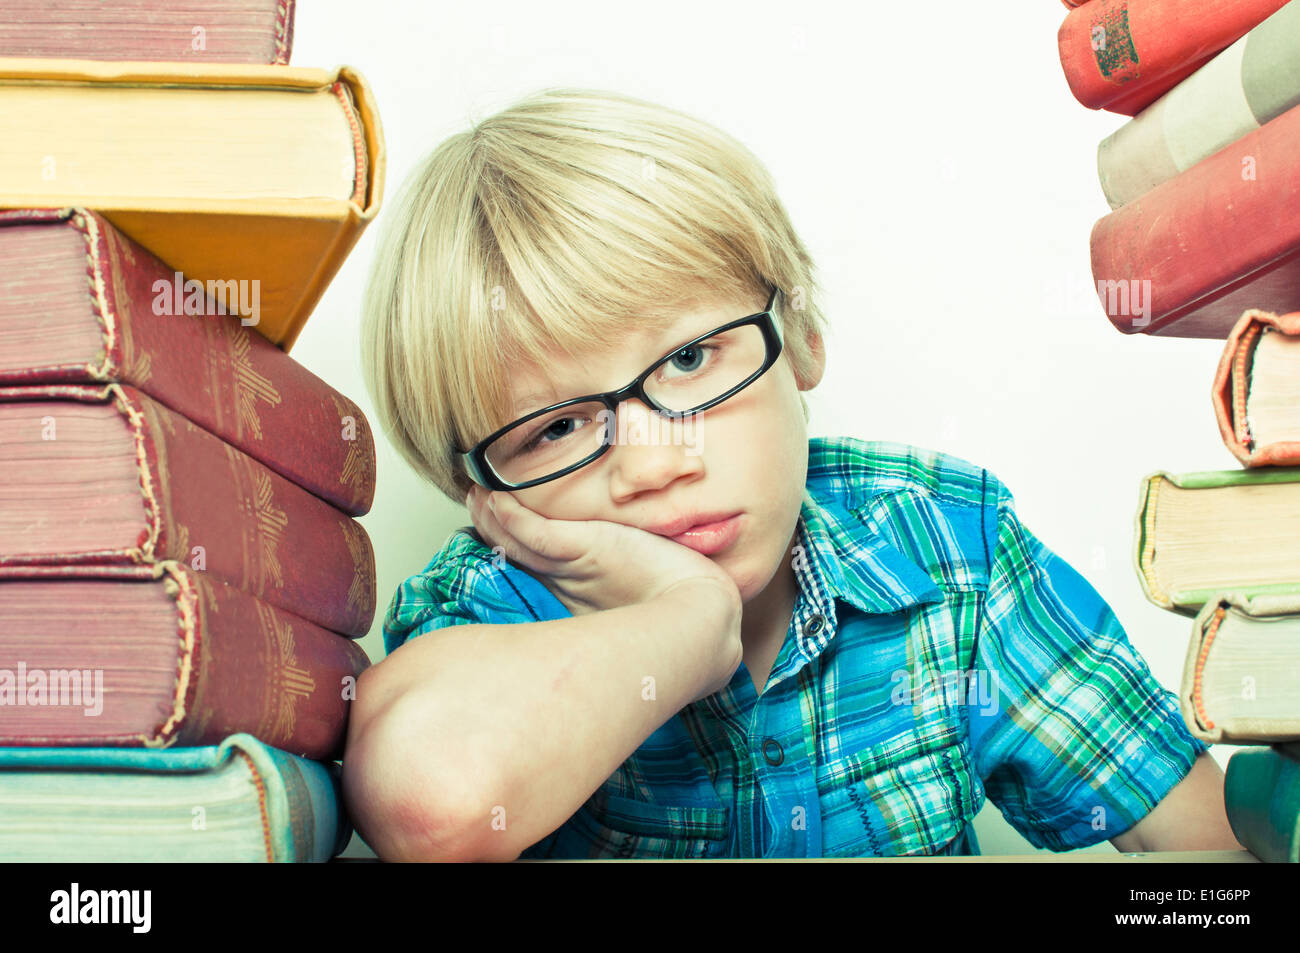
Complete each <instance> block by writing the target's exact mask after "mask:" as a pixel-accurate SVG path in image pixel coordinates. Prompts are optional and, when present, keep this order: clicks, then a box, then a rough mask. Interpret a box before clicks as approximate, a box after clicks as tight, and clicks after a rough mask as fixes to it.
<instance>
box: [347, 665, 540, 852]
mask: <svg viewBox="0 0 1300 953" xmlns="http://www.w3.org/2000/svg"><path fill="white" fill-rule="evenodd" d="M357 687H358V693H357V697H358V700H360V698H361V697H362V691H361V689H362V685H361V684H360V683H358V686H357ZM421 710H422V706H421V705H420V704H419V703H418V701H416V700H414V699H412V698H410V697H409V695H407V696H402V697H397V698H395V699H392V700H390V702H389V703H388V704H387V705H385V706H384V708H383V710H382V711H380V712H373V713H369V714H368V716H366V717H364V718H362V719H360V720H359V721H358V722H356V723H354V724H352V725H350V726H349V730H348V743H347V748H346V751H345V752H344V758H343V779H342V780H343V797H344V803H345V805H346V807H347V811H348V815H349V817H350V818H351V819H352V822H353V824H354V825H355V826H356V829H357V832H358V833H359V834H360V835H361V838H362V839H363V840H364V841H365V842H366V843H367V844H369V845H370V847H371V849H373V850H374V852H375V854H376V855H378V857H379V858H380V859H381V860H386V861H404V862H427V861H474V860H513V859H514V857H515V856H517V852H516V854H515V855H514V856H510V857H505V856H497V855H494V854H493V852H492V848H493V847H501V846H504V845H501V844H500V843H499V842H498V843H496V844H494V843H493V839H491V838H489V837H488V836H487V835H488V834H490V833H492V831H491V830H490V828H489V825H488V824H487V823H486V822H485V821H483V818H484V817H486V816H487V815H486V814H485V813H484V812H483V811H482V810H481V809H480V805H479V804H478V803H477V800H476V798H475V797H474V792H472V791H468V790H466V789H465V786H464V785H462V784H458V783H456V782H455V781H453V780H450V779H448V778H447V776H446V774H445V773H444V772H443V771H442V770H441V768H442V765H439V764H437V763H436V759H437V757H438V755H437V749H436V746H435V745H432V744H430V743H429V741H428V740H427V739H428V733H427V732H425V731H422V730H420V729H419V727H418V726H419V725H420V724H421V721H420V714H421Z"/></svg>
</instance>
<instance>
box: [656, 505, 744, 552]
mask: <svg viewBox="0 0 1300 953" xmlns="http://www.w3.org/2000/svg"><path fill="white" fill-rule="evenodd" d="M740 517H741V514H740V513H736V514H735V515H733V516H728V517H726V518H724V519H713V518H710V521H709V522H701V523H696V524H695V525H694V526H692V527H690V528H689V529H687V530H686V531H684V532H681V533H678V534H677V535H676V536H672V537H670V538H671V539H672V541H673V542H675V543H680V544H681V545H683V546H686V547H688V548H690V549H693V550H695V551H696V552H697V553H703V554H704V555H705V556H712V555H713V554H714V553H717V552H721V551H722V550H724V549H726V548H727V547H728V546H730V545H731V544H732V543H734V542H735V541H736V537H737V536H738V535H740Z"/></svg>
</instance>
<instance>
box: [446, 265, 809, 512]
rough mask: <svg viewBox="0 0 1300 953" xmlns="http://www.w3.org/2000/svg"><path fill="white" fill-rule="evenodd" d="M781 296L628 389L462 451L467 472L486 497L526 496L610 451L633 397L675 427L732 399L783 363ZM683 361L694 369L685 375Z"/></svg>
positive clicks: (578, 400)
mask: <svg viewBox="0 0 1300 953" xmlns="http://www.w3.org/2000/svg"><path fill="white" fill-rule="evenodd" d="M778 290H779V289H777V288H773V289H772V295H771V297H770V298H769V299H768V302H767V307H766V308H765V309H764V310H762V311H760V312H758V313H757V314H751V315H747V316H746V317H743V318H737V319H736V320H735V321H729V322H728V323H726V324H724V325H722V326H721V327H718V328H714V329H713V330H712V331H709V332H708V333H707V334H701V335H699V336H698V337H696V338H693V339H691V340H690V341H687V342H686V343H685V344H682V345H679V346H678V347H676V348H674V349H673V351H672V352H671V353H669V354H667V355H665V356H664V357H661V358H660V359H659V360H657V361H655V362H654V363H653V364H651V365H650V366H649V367H647V368H646V369H645V370H644V371H642V372H641V373H640V374H638V375H637V377H636V379H635V380H634V381H632V382H631V383H630V384H628V385H627V386H625V387H620V388H618V390H611V391H606V392H605V393H603V394H586V395H584V396H582V397H574V398H572V399H570V400H565V401H561V402H560V403H558V404H552V405H551V406H549V407H543V408H542V409H541V410H536V411H533V412H532V413H531V414H528V415H527V416H526V417H521V418H519V419H518V420H516V421H514V422H512V423H509V424H507V425H506V426H504V427H502V428H501V429H500V430H498V431H496V432H495V433H493V434H490V435H489V436H487V437H485V438H484V439H483V440H481V441H479V442H478V443H477V444H475V445H474V446H473V447H472V448H471V449H469V450H464V451H462V450H460V449H459V448H457V453H458V454H459V455H460V460H461V464H462V466H464V468H465V472H466V473H468V474H469V476H470V479H472V480H473V481H474V482H475V483H477V484H478V485H479V486H482V487H486V488H487V489H489V490H522V489H525V488H527V487H530V486H536V485H537V484H539V483H547V482H549V481H551V480H555V479H558V478H559V477H562V476H564V475H565V474H568V473H572V472H573V471H574V470H577V469H580V468H581V467H585V466H587V464H589V463H591V462H592V461H594V460H596V459H597V458H598V457H600V456H601V455H602V454H604V453H605V452H606V451H608V450H609V448H610V447H611V446H612V445H613V444H614V435H615V428H616V426H617V420H618V405H619V404H620V403H622V402H623V401H625V400H628V399H629V398H632V397H635V398H637V399H638V400H640V401H642V402H643V403H644V404H646V405H647V406H648V407H650V408H651V409H653V410H654V411H656V412H657V413H658V414H659V415H660V416H661V417H664V418H668V419H670V420H677V419H680V418H682V417H684V416H686V415H687V414H696V413H700V412H702V411H705V410H708V409H709V408H710V407H716V406H717V405H718V404H720V403H722V402H723V401H724V400H727V399H728V398H730V397H734V396H735V395H736V394H737V393H739V392H740V391H742V390H744V389H745V388H746V387H748V386H749V385H750V384H752V383H754V381H756V380H758V378H759V377H761V376H762V375H763V374H764V373H765V372H766V371H767V369H768V368H770V367H771V366H772V365H773V364H775V363H776V360H777V358H778V357H780V356H781V349H782V345H783V343H784V342H783V332H782V328H781V323H780V322H779V321H778V320H776V317H775V315H774V314H773V312H772V309H773V307H774V306H775V305H776V295H777V292H778ZM684 355H685V356H686V357H685V358H683V356H684ZM696 355H698V356H699V357H700V363H698V364H696V362H695V360H694V357H695V356H696ZM678 361H684V363H686V364H688V365H694V366H691V367H690V368H689V369H686V370H682V369H680V368H679V367H678V366H677V362H678ZM656 372H659V373H656ZM670 372H672V373H670ZM570 427H573V428H574V429H570Z"/></svg>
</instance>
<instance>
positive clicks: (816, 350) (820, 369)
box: [795, 331, 826, 390]
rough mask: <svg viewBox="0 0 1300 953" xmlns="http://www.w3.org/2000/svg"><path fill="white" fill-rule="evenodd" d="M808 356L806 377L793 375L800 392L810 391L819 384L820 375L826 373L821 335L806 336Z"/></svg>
mask: <svg viewBox="0 0 1300 953" xmlns="http://www.w3.org/2000/svg"><path fill="white" fill-rule="evenodd" d="M808 354H809V357H810V358H811V360H812V368H811V370H810V371H809V374H808V376H806V377H805V376H801V375H799V374H795V382H796V384H797V385H798V387H799V389H800V390H812V389H813V388H814V387H816V386H817V385H818V384H819V383H821V379H822V374H824V373H825V372H826V348H825V346H824V344H823V342H822V336H821V334H819V333H818V332H816V331H813V332H812V333H810V334H809V335H808Z"/></svg>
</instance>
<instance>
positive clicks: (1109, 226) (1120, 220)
mask: <svg viewBox="0 0 1300 953" xmlns="http://www.w3.org/2000/svg"><path fill="white" fill-rule="evenodd" d="M1093 2H1097V0H1093ZM1089 245H1090V249H1091V257H1092V274H1093V278H1094V279H1095V281H1096V287H1097V295H1098V298H1099V300H1100V301H1101V304H1102V308H1103V309H1104V311H1105V313H1106V316H1107V318H1108V319H1109V320H1110V322H1111V324H1113V325H1114V326H1115V327H1116V328H1117V329H1118V330H1120V331H1122V332H1124V333H1125V334H1154V335H1168V336H1170V337H1193V338H1219V339H1223V338H1226V337H1227V336H1228V333H1229V332H1230V331H1231V330H1232V326H1233V325H1234V324H1236V323H1237V321H1238V320H1239V319H1240V317H1241V315H1242V313H1243V312H1245V311H1247V310H1250V309H1252V308H1258V309H1260V310H1263V311H1273V312H1276V313H1278V314H1284V313H1287V312H1290V311H1300V107H1295V108H1293V109H1289V110H1287V111H1286V112H1285V113H1283V114H1282V115H1281V116H1278V117H1277V118H1276V119H1274V120H1272V121H1271V122H1268V123H1265V124H1264V125H1263V126H1261V127H1260V128H1259V129H1256V130H1255V131H1254V132H1251V133H1248V134H1247V135H1246V136H1244V137H1242V138H1241V139H1239V140H1237V141H1236V142H1234V143H1232V144H1231V145H1229V146H1226V147H1225V148H1223V149H1221V150H1219V151H1218V152H1216V153H1215V154H1214V155H1212V156H1210V157H1209V158H1207V159H1205V160H1203V161H1201V162H1198V163H1197V164H1196V165H1194V166H1192V167H1191V168H1190V169H1188V170H1187V171H1186V172H1182V173H1180V174H1179V175H1177V176H1175V177H1174V178H1172V179H1169V180H1168V181H1167V182H1162V183H1160V184H1159V185H1157V186H1156V187H1155V188H1153V189H1152V190H1151V191H1150V192H1147V193H1146V194H1145V195H1143V196H1142V197H1141V198H1138V199H1135V200H1134V201H1132V202H1130V203H1129V204H1128V205H1125V206H1124V207H1123V208H1121V209H1118V210H1116V211H1114V212H1111V213H1110V214H1109V215H1107V216H1105V217H1103V218H1101V219H1099V220H1098V221H1097V223H1096V224H1095V225H1093V228H1092V235H1091V239H1090V242H1089Z"/></svg>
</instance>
